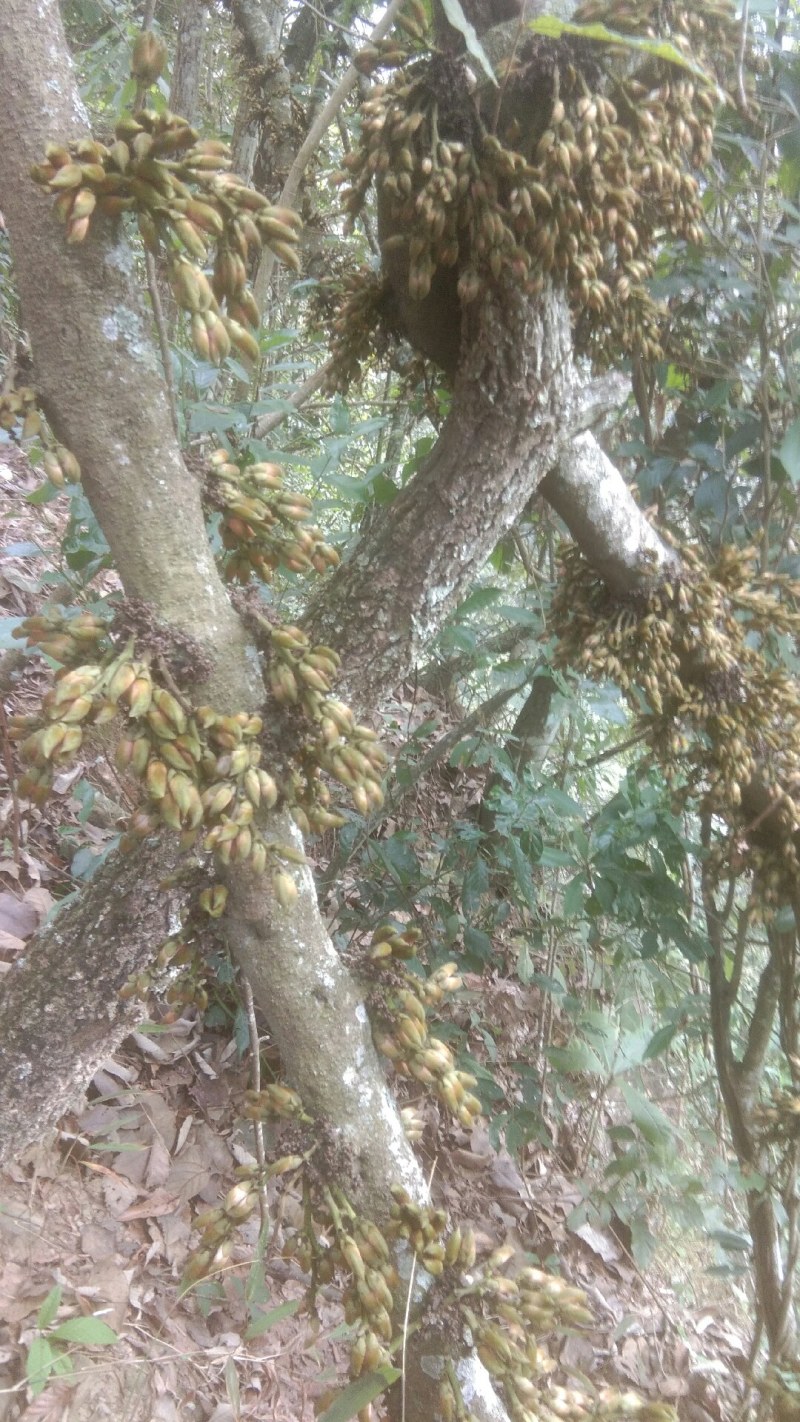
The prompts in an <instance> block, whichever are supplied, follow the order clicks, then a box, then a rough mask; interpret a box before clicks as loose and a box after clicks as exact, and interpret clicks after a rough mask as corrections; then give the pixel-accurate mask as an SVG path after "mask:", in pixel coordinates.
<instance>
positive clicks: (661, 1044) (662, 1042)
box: [642, 1022, 678, 1062]
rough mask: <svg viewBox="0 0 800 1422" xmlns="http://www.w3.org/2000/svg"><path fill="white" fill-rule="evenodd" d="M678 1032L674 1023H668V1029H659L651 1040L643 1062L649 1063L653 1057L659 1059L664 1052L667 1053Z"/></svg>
mask: <svg viewBox="0 0 800 1422" xmlns="http://www.w3.org/2000/svg"><path fill="white" fill-rule="evenodd" d="M677 1030H678V1029H677V1027H676V1026H675V1024H674V1023H673V1022H668V1023H667V1025H666V1027H659V1029H658V1031H657V1032H654V1033H653V1035H652V1037H651V1038H650V1041H649V1042H648V1044H647V1047H646V1048H645V1053H644V1057H643V1058H642V1060H643V1061H646V1062H649V1061H650V1060H651V1058H652V1057H658V1056H660V1055H661V1053H662V1052H665V1051H666V1050H667V1047H668V1046H669V1044H670V1042H671V1041H672V1039H673V1037H674V1036H675V1033H676V1032H677Z"/></svg>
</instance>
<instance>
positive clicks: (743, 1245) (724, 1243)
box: [711, 1229, 752, 1253]
mask: <svg viewBox="0 0 800 1422" xmlns="http://www.w3.org/2000/svg"><path fill="white" fill-rule="evenodd" d="M711 1238H712V1239H713V1241H714V1243H715V1244H718V1245H719V1247H720V1249H732V1250H737V1251H740V1252H741V1253H744V1252H745V1251H746V1250H749V1249H751V1248H752V1241H751V1239H750V1236H749V1235H747V1234H738V1233H737V1232H736V1231H734V1230H732V1229H712V1230H711Z"/></svg>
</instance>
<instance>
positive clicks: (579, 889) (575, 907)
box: [562, 874, 586, 918]
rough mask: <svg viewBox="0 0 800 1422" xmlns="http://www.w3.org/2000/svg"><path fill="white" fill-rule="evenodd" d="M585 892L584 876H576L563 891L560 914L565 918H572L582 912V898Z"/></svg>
mask: <svg viewBox="0 0 800 1422" xmlns="http://www.w3.org/2000/svg"><path fill="white" fill-rule="evenodd" d="M585 891H586V875H585V874H576V875H575V878H574V879H570V881H569V883H568V884H567V887H566V889H565V890H564V901H563V907H562V913H563V915H564V917H565V918H574V917H575V915H576V914H579V913H581V912H582V911H583V896H584V893H585Z"/></svg>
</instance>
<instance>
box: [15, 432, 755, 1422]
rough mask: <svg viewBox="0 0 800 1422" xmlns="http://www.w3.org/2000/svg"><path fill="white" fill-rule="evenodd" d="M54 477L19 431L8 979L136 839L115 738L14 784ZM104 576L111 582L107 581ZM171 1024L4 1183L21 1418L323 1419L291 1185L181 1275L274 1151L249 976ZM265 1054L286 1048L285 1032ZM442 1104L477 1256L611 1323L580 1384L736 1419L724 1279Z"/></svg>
mask: <svg viewBox="0 0 800 1422" xmlns="http://www.w3.org/2000/svg"><path fill="white" fill-rule="evenodd" d="M38 483H39V479H38V476H37V475H36V473H35V472H34V471H33V470H32V469H31V468H30V465H29V464H28V461H27V459H25V458H24V457H23V456H22V455H21V454H20V453H19V451H18V450H17V449H16V448H15V447H14V446H13V445H11V444H8V443H5V444H0V508H1V509H2V513H3V522H4V535H3V548H2V549H0V647H2V648H4V649H9V650H6V651H5V652H4V655H5V657H6V659H7V660H6V663H5V676H4V678H3V682H4V685H5V686H7V687H8V686H10V688H11V689H10V692H9V694H8V695H7V696H6V699H5V706H4V712H3V715H2V720H1V721H0V734H1V735H2V746H3V754H2V756H0V825H1V826H2V842H1V843H0V991H2V977H3V975H4V974H5V973H7V972H10V971H12V970H13V964H14V962H15V960H16V959H17V958H18V957H19V956H20V955H22V954H24V952H25V945H26V942H27V940H28V939H29V938H30V937H31V935H32V934H33V933H34V932H35V931H36V928H37V926H38V924H39V923H40V922H41V921H42V920H43V919H44V918H45V917H46V916H47V915H48V913H50V912H51V911H52V910H53V908H54V905H55V904H56V902H57V900H59V899H61V898H63V897H64V896H65V894H67V893H70V892H72V891H73V890H74V889H75V887H76V881H79V880H80V879H81V878H85V877H88V876H89V875H90V874H91V870H92V867H93V864H95V863H96V862H97V859H98V857H99V856H100V855H102V854H103V853H104V852H105V851H106V850H107V849H108V847H109V845H110V844H111V843H112V842H114V840H115V836H116V834H117V828H116V826H115V824H114V823H113V814H111V815H110V816H109V813H108V808H107V805H108V804H111V806H112V810H113V805H114V802H115V798H116V799H117V801H118V798H119V795H118V792H119V785H118V781H117V779H116V776H115V772H114V771H113V768H112V767H111V766H110V765H109V763H108V760H107V759H106V757H105V754H104V751H103V749H102V746H100V745H96V746H95V747H94V749H93V750H92V751H91V752H89V753H88V754H87V756H86V757H85V758H84V760H83V761H82V762H81V763H80V764H78V765H77V766H76V767H74V769H70V771H68V772H65V773H64V774H63V775H62V776H61V777H60V778H59V780H58V782H57V785H56V791H55V794H54V796H53V798H52V800H51V801H50V802H49V803H48V804H47V805H46V806H45V807H43V808H42V809H37V808H36V807H35V806H33V805H32V804H30V803H29V802H27V801H26V800H24V799H21V798H20V797H19V795H18V794H17V793H16V792H15V791H14V790H13V788H12V783H11V778H10V771H11V769H12V767H13V757H14V747H13V745H12V744H11V743H10V741H9V740H8V736H7V723H6V717H7V715H8V714H10V713H12V712H15V711H19V710H25V709H29V708H30V707H31V706H33V705H35V703H36V700H37V698H38V696H39V695H40V694H41V691H42V689H43V688H44V687H45V685H46V682H47V672H46V669H45V668H44V667H43V664H42V662H41V661H40V660H36V659H28V660H25V659H23V658H21V657H19V655H18V647H19V644H18V643H17V642H14V641H13V640H11V639H10V631H11V629H12V627H13V626H14V625H15V620H17V619H19V618H21V617H24V616H25V615H28V614H30V613H32V612H34V611H37V610H39V609H40V608H41V605H42V602H43V600H44V599H45V598H46V597H47V596H52V593H53V588H54V587H57V586H58V584H59V583H60V582H63V581H64V580H66V581H67V582H74V581H75V576H76V570H74V569H70V567H69V566H68V564H67V563H65V561H64V547H65V542H64V540H65V535H66V536H67V544H66V546H68V545H69V530H68V529H67V527H66V521H65V519H66V516H65V513H64V501H63V500H57V501H55V502H53V503H43V504H35V503H34V504H31V503H30V502H29V501H28V496H29V495H30V494H31V493H32V492H33V491H34V490H35V489H36V488H37V485H38ZM102 580H105V586H106V589H108V588H109V587H110V586H112V580H111V578H110V575H108V574H102V575H101V581H102ZM93 586H96V585H93ZM10 649H17V650H10ZM9 657H10V658H12V659H16V660H14V661H11V662H9V661H8V658H9ZM11 673H13V675H11ZM87 785H88V786H89V787H91V790H90V792H89V793H88V795H87V788H86V787H87ZM98 811H102V813H99V812H98ZM468 986H469V990H470V993H471V994H472V995H473V996H474V998H475V999H476V1000H477V999H480V1001H481V1006H482V1010H483V1011H484V1012H485V1014H486V1015H487V1016H489V1015H492V1016H493V1018H494V1019H495V1020H499V1021H500V1022H501V1023H502V1025H503V1032H502V1034H501V1035H502V1040H503V1041H504V1042H505V1043H508V1044H509V1045H508V1047H507V1050H509V1051H516V1050H518V1049H519V1038H520V1034H521V1033H523V1032H524V1030H525V1026H524V1024H525V1023H526V1022H530V1020H531V1017H532V1015H533V1011H534V1006H535V1004H533V1003H532V1000H531V995H530V990H529V989H526V988H524V987H523V986H521V985H520V983H519V982H518V981H517V980H515V979H513V978H512V976H511V975H509V976H508V977H507V978H506V977H503V976H502V975H500V974H498V973H497V972H494V973H493V974H492V975H491V977H490V976H489V975H488V974H487V976H486V978H485V979H481V978H478V977H477V976H473V977H472V978H470V979H469V983H468ZM171 1015H172V1014H165V1012H164V1009H163V1005H161V1006H159V1004H157V1003H154V1004H153V1006H152V1019H151V1020H148V1021H147V1022H145V1023H144V1024H143V1026H142V1029H141V1030H140V1031H139V1032H137V1033H136V1034H134V1035H133V1036H132V1037H131V1038H129V1039H128V1040H127V1041H126V1042H125V1043H124V1044H123V1047H122V1048H121V1049H120V1051H119V1052H118V1053H117V1054H116V1055H115V1057H114V1058H113V1059H112V1060H109V1061H107V1062H105V1063H104V1064H103V1066H102V1067H101V1069H100V1070H99V1071H98V1072H97V1074H96V1076H95V1078H94V1080H93V1082H92V1083H91V1087H90V1089H89V1092H88V1094H87V1096H86V1097H81V1098H79V1099H78V1100H76V1102H75V1106H74V1110H73V1111H72V1112H71V1113H70V1114H69V1115H68V1116H67V1117H65V1118H64V1119H63V1120H62V1121H61V1123H60V1126H59V1129H58V1131H57V1132H56V1133H55V1134H54V1136H53V1137H52V1138H50V1139H48V1140H47V1141H44V1142H42V1143H40V1144H37V1145H35V1146H33V1147H31V1148H30V1149H28V1150H26V1151H24V1152H23V1153H22V1155H21V1156H20V1157H19V1159H18V1160H17V1162H16V1163H15V1164H14V1166H13V1167H12V1168H11V1169H9V1170H8V1171H6V1172H5V1173H4V1174H2V1175H0V1422H22V1419H26V1422H32V1419H34V1418H35V1419H40V1422H44V1419H49V1418H51V1417H52V1418H54V1419H55V1418H59V1419H65V1422H89V1419H90V1418H91V1419H102V1418H109V1419H111V1418H113V1419H115V1422H179V1419H180V1422H189V1419H191V1422H238V1419H246V1418H256V1417H257V1418H261V1419H264V1418H271V1419H273V1422H306V1419H309V1422H310V1419H312V1418H313V1417H314V1415H315V1405H316V1408H317V1409H319V1406H320V1403H321V1401H322V1402H323V1404H324V1398H325V1394H326V1392H328V1391H329V1390H330V1389H331V1388H332V1387H334V1386H336V1385H337V1383H338V1382H340V1381H341V1379H342V1377H343V1375H344V1371H345V1366H346V1358H347V1354H348V1350H349V1339H348V1335H349V1329H347V1328H346V1327H345V1325H344V1324H343V1323H342V1315H341V1309H340V1306H339V1290H338V1287H337V1285H336V1284H335V1283H333V1284H329V1285H326V1286H325V1287H324V1288H322V1289H321V1290H320V1292H319V1293H318V1295H317V1297H316V1299H315V1301H314V1305H313V1307H309V1301H308V1299H307V1296H306V1293H305V1280H304V1276H303V1274H302V1273H301V1271H300V1269H299V1268H298V1266H297V1264H296V1263H295V1262H294V1261H293V1260H292V1259H291V1258H290V1257H288V1256H287V1254H286V1252H285V1250H284V1245H285V1241H286V1238H287V1236H288V1235H289V1234H290V1233H291V1231H292V1230H293V1228H294V1227H295V1225H296V1224H297V1223H298V1222H299V1221H300V1220H301V1219H302V1210H303V1202H302V1199H301V1198H300V1196H299V1194H297V1193H296V1192H294V1193H293V1191H292V1190H291V1189H290V1190H288V1191H284V1193H283V1194H282V1195H281V1196H280V1198H277V1197H276V1198H275V1199H273V1200H271V1201H270V1210H269V1218H268V1219H267V1220H266V1222H265V1223H264V1225H263V1226H262V1222H261V1220H260V1217H259V1214H258V1212H256V1213H255V1214H254V1215H252V1216H251V1217H250V1219H249V1220H247V1221H246V1222H245V1223H244V1224H243V1225H242V1226H241V1228H240V1230H239V1231H238V1234H237V1237H236V1243H235V1248H234V1251H233V1254H232V1256H231V1258H230V1260H229V1261H228V1263H227V1264H226V1266H225V1268H224V1270H223V1271H222V1272H221V1273H219V1274H217V1275H215V1276H214V1277H213V1278H211V1279H206V1280H202V1281H201V1282H199V1283H194V1284H192V1285H191V1286H190V1287H189V1288H188V1289H186V1290H185V1291H182V1289H181V1279H182V1275H183V1273H184V1270H185V1268H186V1265H187V1263H188V1261H189V1259H190V1257H191V1253H192V1249H193V1248H196V1247H197V1238H198V1236H197V1232H196V1231H194V1230H193V1220H194V1218H195V1216H196V1215H197V1214H198V1213H199V1212H200V1211H203V1210H205V1209H207V1208H209V1207H213V1206H215V1205H217V1204H218V1203H219V1202H220V1199H221V1197H222V1195H223V1194H224V1193H225V1191H226V1190H227V1189H229V1188H230V1186H231V1184H232V1183H234V1180H235V1171H236V1170H237V1167H241V1166H243V1165H248V1164H252V1163H254V1153H253V1152H254V1141H253V1131H252V1126H251V1124H250V1123H249V1122H247V1121H246V1120H243V1119H242V1117H241V1114H240V1109H239V1108H240V1103H241V1098H242V1093H243V1091H244V1090H245V1089H246V1088H247V1087H248V1086H249V1085H250V1084H251V1082H250V1078H249V1071H248V1053H247V1039H246V1033H245V1034H243V1032H242V1020H243V1017H242V1014H241V1012H240V1011H239V1012H237V1008H236V996H235V988H234V986H233V985H228V986H226V985H225V984H221V985H220V986H219V989H218V990H217V991H216V992H214V993H213V994H212V1002H211V1010H210V1011H209V1012H208V1013H207V1014H206V1016H205V1018H204V1019H201V1018H199V1017H198V1015H197V1013H196V1011H195V1010H194V1009H193V1008H192V1009H186V1010H184V1012H183V1014H182V1015H180V1016H178V1017H177V1019H176V1020H174V1021H169V1020H168V1017H169V1016H171ZM263 1045H264V1049H265V1052H266V1054H267V1057H269V1052H270V1044H269V1039H268V1036H267V1035H266V1033H265V1034H264V1038H263ZM426 1109H427V1110H428V1115H429V1121H428V1127H429V1128H428V1131H427V1132H426V1137H425V1139H424V1141H423V1143H422V1151H423V1155H424V1159H425V1165H426V1168H427V1169H428V1170H429V1171H431V1173H432V1175H433V1182H434V1193H435V1195H436V1198H437V1202H438V1203H441V1204H443V1205H444V1206H445V1207H446V1208H447V1209H448V1210H450V1211H451V1212H452V1215H453V1217H454V1218H460V1219H464V1220H471V1221H473V1222H478V1221H479V1222H480V1227H479V1228H478V1229H477V1236H478V1244H479V1249H480V1251H481V1252H483V1251H489V1250H491V1249H493V1248H495V1247H497V1246H498V1245H500V1244H505V1243H510V1244H511V1245H512V1247H513V1249H514V1251H515V1253H516V1254H518V1256H519V1258H520V1260H522V1259H523V1258H527V1259H530V1257H531V1256H533V1257H535V1258H536V1259H538V1260H539V1261H541V1262H542V1264H544V1265H545V1266H546V1267H553V1265H554V1263H555V1261H556V1260H557V1261H558V1267H560V1268H561V1270H562V1271H563V1272H564V1273H565V1274H566V1276H567V1277H568V1278H569V1279H570V1281H571V1282H573V1283H576V1284H578V1285H580V1286H581V1287H583V1288H584V1289H585V1290H586V1293H587V1295H588V1299H589V1303H590V1306H591V1308H592V1309H593V1311H594V1313H595V1316H596V1320H597V1322H596V1326H594V1327H592V1328H587V1329H585V1330H581V1331H575V1332H573V1333H572V1334H570V1335H569V1336H567V1337H565V1338H563V1339H560V1340H557V1341H556V1342H554V1343H552V1344H551V1345H550V1346H551V1351H552V1353H553V1355H554V1357H556V1358H557V1359H558V1365H559V1368H560V1370H562V1372H563V1374H564V1378H565V1379H567V1380H568V1379H569V1378H570V1377H572V1378H574V1377H576V1376H578V1377H581V1376H582V1377H589V1378H593V1379H595V1380H597V1381H598V1382H601V1383H607V1382H610V1383H614V1384H616V1385H618V1386H621V1387H624V1388H628V1387H631V1388H636V1389H637V1390H641V1391H642V1392H644V1393H647V1394H649V1395H651V1396H654V1397H659V1398H662V1399H665V1400H673V1401H675V1403H676V1404H677V1405H678V1408H679V1414H680V1416H681V1418H682V1419H683V1422H723V1420H724V1419H725V1422H726V1419H727V1418H728V1417H730V1416H731V1415H732V1411H731V1407H732V1403H733V1401H734V1400H735V1398H736V1397H737V1396H739V1395H740V1385H739V1383H737V1379H739V1380H741V1377H742V1375H743V1373H744V1371H745V1368H746V1352H747V1336H746V1329H745V1328H744V1327H743V1326H739V1325H738V1324H737V1323H735V1322H731V1319H732V1318H733V1317H734V1310H733V1308H732V1306H731V1301H730V1299H726V1297H725V1294H724V1291H720V1290H717V1291H716V1294H715V1291H714V1289H713V1288H712V1287H711V1286H710V1285H709V1287H708V1288H707V1289H706V1290H705V1291H702V1289H701V1287H698V1292H697V1295H696V1299H695V1301H694V1302H693V1303H692V1304H691V1305H690V1306H687V1303H686V1300H685V1298H683V1297H681V1298H680V1299H679V1296H678V1294H677V1293H676V1292H674V1291H673V1290H672V1288H671V1287H670V1286H669V1279H668V1274H669V1265H668V1264H666V1265H665V1263H664V1260H662V1261H661V1263H660V1266H659V1268H658V1269H657V1270H655V1271H653V1273H652V1274H649V1275H648V1276H643V1274H642V1273H641V1272H640V1270H639V1269H638V1268H637V1267H636V1265H635V1263H634V1262H633V1260H632V1258H631V1256H630V1254H629V1253H628V1252H626V1248H625V1240H624V1239H621V1238H620V1237H619V1231H618V1230H616V1231H615V1227H614V1221H612V1222H611V1223H610V1224H609V1225H607V1226H600V1225H590V1224H586V1223H584V1224H582V1225H577V1226H575V1225H574V1224H573V1223H572V1216H573V1212H574V1211H575V1210H576V1207H577V1206H579V1205H580V1203H581V1202H582V1199H583V1193H582V1190H581V1182H580V1180H579V1179H576V1178H570V1173H569V1171H568V1170H567V1169H566V1167H565V1166H564V1164H563V1160H564V1156H563V1153H562V1155H561V1157H560V1158H559V1157H556V1155H555V1154H554V1153H553V1152H548V1150H547V1149H546V1148H545V1147H543V1146H542V1145H541V1144H539V1143H536V1144H533V1145H531V1146H529V1147H526V1149H525V1150H524V1152H522V1153H521V1155H519V1156H518V1157H516V1158H512V1156H511V1155H510V1154H509V1153H508V1152H506V1151H505V1150H504V1149H503V1148H502V1147H500V1148H498V1147H496V1145H494V1144H493V1143H492V1139H491V1136H490V1131H489V1129H488V1127H489V1126H490V1124H491V1123H486V1124H482V1125H480V1126H478V1127H476V1128H475V1129H474V1130H473V1131H472V1132H469V1133H468V1132H465V1131H463V1130H461V1129H460V1128H452V1127H451V1126H450V1125H448V1124H447V1123H443V1122H442V1121H441V1120H440V1119H439V1117H438V1115H437V1113H436V1112H435V1110H434V1109H433V1108H426ZM267 1145H268V1148H269V1140H268V1142H267ZM665 1257H668V1256H665ZM54 1289H58V1290H59V1291H60V1293H59V1294H57V1295H56V1294H53V1290H54ZM47 1299H49V1300H50V1301H51V1304H50V1307H51V1309H52V1305H53V1304H54V1303H57V1310H56V1311H55V1312H54V1313H53V1316H52V1317H51V1318H49V1319H47V1316H46V1315H47V1310H48V1306H47V1305H45V1315H44V1321H42V1318H40V1310H41V1309H42V1305H43V1304H44V1303H45V1300H47ZM91 1316H94V1317H100V1318H102V1320H104V1322H105V1323H106V1325H108V1327H109V1328H110V1329H111V1330H112V1333H111V1334H110V1335H108V1341H106V1342H104V1343H102V1344H99V1343H97V1344H92V1343H87V1342H85V1341H74V1340H72V1339H70V1338H69V1337H68V1336H67V1335H68V1334H69V1332H70V1329H69V1328H67V1329H66V1330H65V1334H64V1335H63V1336H61V1337H59V1336H58V1333H57V1332H56V1331H55V1330H58V1329H59V1328H60V1326H61V1325H63V1324H65V1323H67V1322H69V1321H71V1320H79V1319H86V1318H89V1317H91ZM72 1331H73V1332H76V1333H77V1334H78V1335H80V1329H77V1330H75V1329H73V1330H72ZM84 1337H85V1334H84Z"/></svg>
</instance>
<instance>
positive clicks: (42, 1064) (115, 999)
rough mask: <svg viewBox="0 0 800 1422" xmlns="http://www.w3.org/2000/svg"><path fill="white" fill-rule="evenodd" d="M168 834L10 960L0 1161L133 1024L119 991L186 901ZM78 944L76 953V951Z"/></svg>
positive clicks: (95, 885)
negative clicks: (170, 879)
mask: <svg viewBox="0 0 800 1422" xmlns="http://www.w3.org/2000/svg"><path fill="white" fill-rule="evenodd" d="M179 863H180V856H179V854H178V848H177V837H176V836H172V835H163V836H160V837H153V838H152V839H150V840H148V841H147V843H146V844H143V845H140V846H138V847H137V848H136V849H135V850H134V851H133V852H132V853H130V854H127V855H118V856H116V857H115V858H114V859H112V860H109V861H108V862H107V863H106V864H104V865H102V866H101V868H100V869H98V871H97V873H96V874H95V876H94V878H93V879H92V881H91V883H90V884H88V885H87V886H86V887H85V888H84V889H83V890H82V892H81V893H80V894H79V895H78V896H77V897H76V898H74V899H73V900H72V901H71V902H70V903H68V904H66V905H65V906H64V907H63V908H62V909H60V910H59V912H58V913H57V914H56V916H55V918H54V919H52V920H51V921H50V922H49V923H48V924H46V925H45V927H44V928H42V929H40V931H39V932H38V933H37V935H36V937H35V939H33V941H32V943H31V944H30V947H29V948H28V950H27V952H26V953H25V954H24V956H23V957H22V958H19V959H17V961H16V963H15V964H14V966H13V967H12V968H11V970H10V972H9V973H7V974H6V977H5V978H4V980H3V990H2V996H1V997H0V1161H6V1160H9V1159H10V1158H11V1157H13V1156H14V1155H15V1154H16V1153H17V1152H18V1151H20V1150H21V1149H23V1148H24V1146H26V1145H27V1144H28V1143H29V1142H30V1141H32V1140H35V1139H37V1138H39V1137H41V1136H43V1135H44V1134H45V1133H46V1132H47V1131H48V1130H49V1129H50V1128H51V1127H52V1126H53V1125H55V1122H56V1121H57V1120H58V1118H59V1116H63V1114H64V1112H65V1111H66V1110H67V1109H68V1107H69V1106H70V1105H71V1104H72V1103H73V1102H74V1101H75V1099H76V1098H77V1097H79V1096H80V1094H81V1091H82V1089H83V1087H84V1085H85V1083H86V1082H87V1081H90V1080H91V1078H92V1076H93V1075H94V1073H95V1072H96V1070H97V1068H98V1066H99V1065H100V1063H101V1062H103V1061H105V1059H106V1058H107V1057H108V1056H110V1055H111V1053H112V1052H113V1051H114V1050H115V1048H116V1047H118V1046H119V1043H120V1042H121V1041H122V1039H123V1037H126V1036H127V1035H128V1033H129V1032H131V1031H132V1029H133V1028H134V1027H135V1026H136V1023H137V1022H138V1021H139V1019H140V1018H141V1017H142V1015H143V1012H144V1007H143V1004H142V1003H140V1002H135V1001H123V999H122V998H120V996H119V990H120V988H121V987H122V985H123V983H125V982H126V981H127V979H128V978H129V977H130V976H132V975H133V974H135V973H137V972H140V971H141V969H142V968H144V967H146V966H147V965H148V964H151V963H152V962H153V959H154V958H155V956H156V954H157V953H158V950H159V948H160V947H161V945H162V943H163V942H164V940H165V939H166V938H168V937H169V936H170V934H171V933H174V931H175V925H176V923H180V921H181V918H182V916H183V915H184V914H185V912H186V910H187V908H188V905H189V902H190V900H191V898H192V896H193V892H194V884H195V878H196V876H193V875H190V874H186V873H185V874H184V875H183V877H182V878H180V879H178V880H177V882H174V883H172V884H171V885H170V887H169V888H168V889H167V888H165V887H164V886H163V885H164V880H165V878H166V877H167V876H169V875H170V874H172V872H173V871H174V870H175V869H176V868H177V867H178V865H179ZM78 945H79V947H78Z"/></svg>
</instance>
